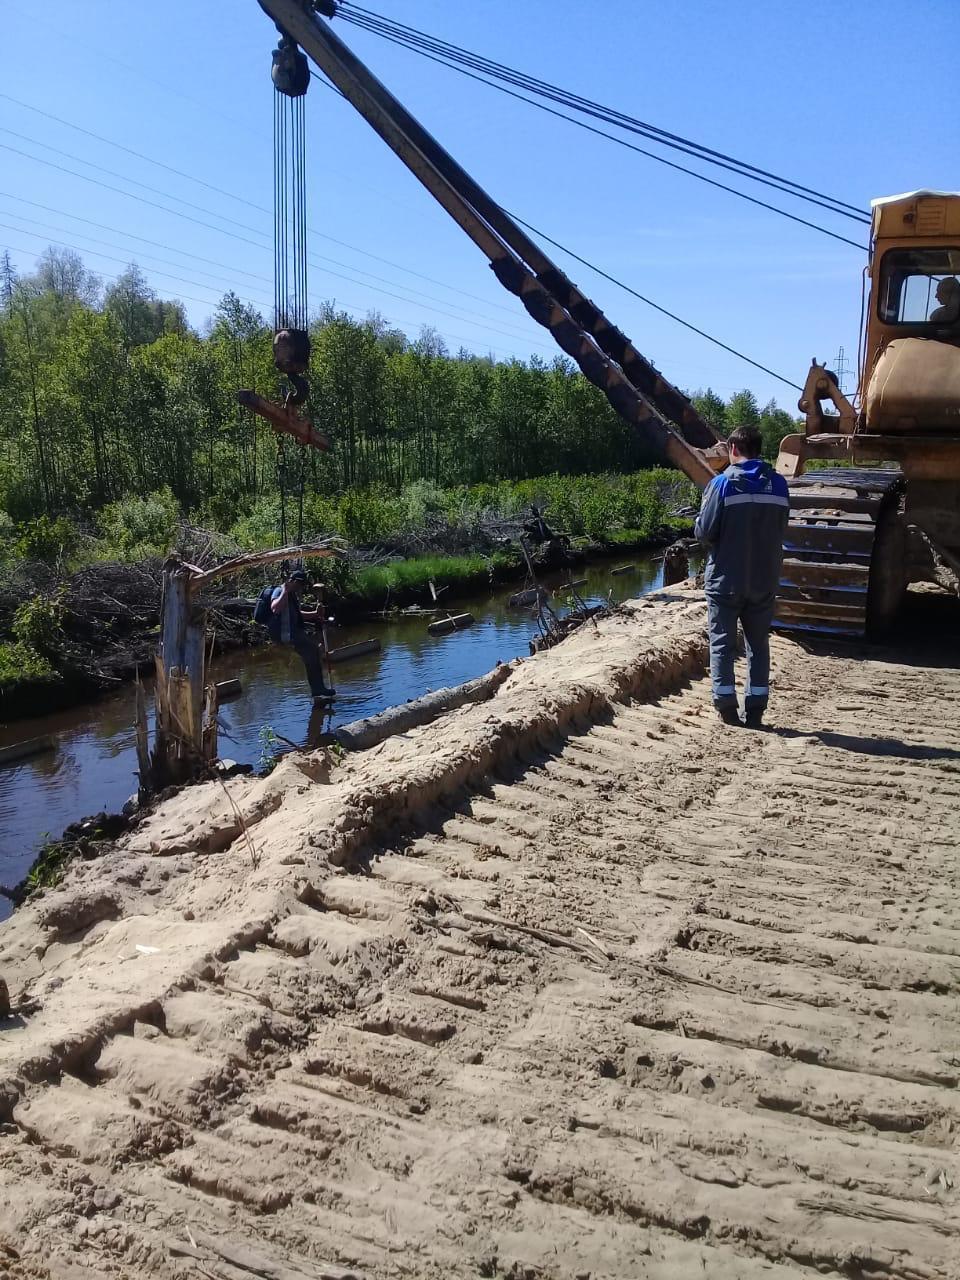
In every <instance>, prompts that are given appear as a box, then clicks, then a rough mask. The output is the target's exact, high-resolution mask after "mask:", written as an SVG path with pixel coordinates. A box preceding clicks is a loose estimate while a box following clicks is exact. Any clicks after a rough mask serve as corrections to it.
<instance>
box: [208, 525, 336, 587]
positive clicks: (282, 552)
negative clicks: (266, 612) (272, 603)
mask: <svg viewBox="0 0 960 1280" xmlns="http://www.w3.org/2000/svg"><path fill="white" fill-rule="evenodd" d="M344 547H345V543H344V541H343V539H342V538H322V539H321V540H320V541H319V542H304V543H300V544H299V545H296V546H290V547H275V548H274V549H273V550H272V551H250V552H248V553H247V554H246V555H242V556H234V557H233V559H232V560H224V562H223V563H222V564H218V565H215V566H214V568H212V569H206V570H204V571H203V572H202V573H201V572H195V573H193V575H192V577H191V579H190V590H191V591H199V590H200V589H201V587H205V586H206V585H207V584H208V583H210V582H214V581H215V580H216V579H217V578H225V577H228V576H230V575H231V574H234V573H243V572H244V571H245V570H247V569H255V568H256V567H257V565H261V564H270V563H271V562H272V561H274V560H292V559H295V558H296V559H301V558H304V557H309V556H314V557H318V558H319V557H322V556H327V557H330V556H336V557H339V556H342V555H343V554H344Z"/></svg>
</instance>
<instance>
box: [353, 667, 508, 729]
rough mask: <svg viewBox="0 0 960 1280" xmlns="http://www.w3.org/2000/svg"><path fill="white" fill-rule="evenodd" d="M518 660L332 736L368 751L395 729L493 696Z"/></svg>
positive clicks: (415, 725) (356, 723) (425, 721)
mask: <svg viewBox="0 0 960 1280" xmlns="http://www.w3.org/2000/svg"><path fill="white" fill-rule="evenodd" d="M518 662H519V659H514V661H513V662H504V663H501V664H500V665H499V666H496V667H494V668H493V670H492V671H488V672H487V674H486V675H484V676H480V677H478V679H476V680H468V681H467V682H466V683H465V684H458V685H455V686H454V687H453V688H450V689H437V690H436V691H435V692H434V693H428V694H425V695H424V696H423V697H422V698H416V699H415V700H414V701H413V702H407V703H405V704H404V705H403V706H401V707H391V708H389V710H387V711H381V712H379V713H378V714H377V715H375V716H368V717H367V718H366V719H364V720H354V721H352V723H350V724H344V725H341V726H340V728H339V729H336V730H335V731H334V732H333V733H332V734H331V735H330V739H331V740H332V741H334V742H338V743H339V744H340V746H341V747H344V748H345V749H346V750H347V751H366V750H368V749H369V748H370V747H375V746H376V745H377V744H378V743H379V742H383V740H384V739H385V738H389V737H392V736H393V735H394V734H395V733H406V732H407V730H408V729H416V728H418V727H419V726H420V725H423V724H428V723H429V722H430V721H431V720H433V719H435V718H436V717H437V716H439V715H442V714H443V713H444V712H445V711H453V710H454V709H455V708H456V707H464V706H466V705H467V704H468V703H471V702H483V701H485V700H486V699H487V698H492V697H493V695H494V694H495V693H496V691H497V690H498V689H499V688H500V686H501V685H502V684H503V682H504V681H505V680H506V678H507V677H508V676H509V675H510V673H511V672H512V671H513V670H514V669H515V668H516V667H517V665H518Z"/></svg>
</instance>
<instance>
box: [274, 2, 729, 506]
mask: <svg viewBox="0 0 960 1280" xmlns="http://www.w3.org/2000/svg"><path fill="white" fill-rule="evenodd" d="M258 3H259V4H260V7H261V8H262V9H263V10H264V12H265V13H267V14H268V16H269V17H270V18H271V19H272V20H273V21H274V23H276V25H277V27H278V28H279V29H280V30H281V31H282V32H284V33H285V34H286V35H289V36H290V37H292V38H293V39H294V40H296V42H297V43H298V44H299V45H300V47H301V48H302V49H303V50H304V52H305V53H306V54H307V55H308V56H309V57H310V58H311V59H312V61H313V62H314V63H316V65H317V66H318V67H319V68H320V69H321V71H323V72H324V74H325V75H326V76H327V77H328V79H329V80H330V81H331V82H332V83H333V84H334V85H335V86H336V87H337V88H338V89H339V90H340V92H341V93H342V94H343V96H344V97H345V98H346V99H347V101H348V102H350V103H351V105H352V106H353V107H355V108H356V110H357V111H359V112H360V114H361V115H362V116H363V117H364V119H365V120H366V121H367V122H368V123H369V124H370V125H371V126H372V127H373V129H374V130H376V132H377V133H378V134H379V135H380V137H381V138H383V140H384V141H385V142H386V143H387V145H388V146H389V147H390V149H391V150H392V151H393V152H394V153H395V154H396V155H397V156H398V157H399V158H400V159H401V160H402V161H403V163H404V164H405V165H406V166H407V168H408V169H410V171H411V172H412V173H413V174H414V176H415V177H417V178H418V179H419V181H420V182H421V183H422V184H423V185H424V186H425V187H426V188H427V190H428V191H429V192H430V194H431V195H432V196H433V197H434V198H435V199H436V200H437V201H438V202H439V204H441V205H442V206H443V208H444V209H445V210H446V211H447V213H449V214H450V216H451V217H452V218H453V219H454V221H456V222H457V223H458V224H459V226H460V227H461V228H462V229H463V230H464V231H465V232H466V233H467V235H468V236H469V237H470V239H471V240H472V241H473V242H474V244H476V245H477V246H478V248H479V249H480V250H481V251H482V252H483V253H484V255H485V256H486V258H487V260H488V262H489V264H490V266H491V268H492V269H493V272H494V274H495V275H496V277H497V279H498V280H499V281H500V283H501V284H502V285H503V286H504V287H505V288H506V289H508V290H509V291H510V292H511V293H513V294H515V295H516V296H517V297H518V298H519V299H520V300H521V302H522V303H523V305H524V306H525V307H526V309H527V311H528V312H529V313H530V315H532V316H533V318H534V319H535V320H536V321H537V322H538V323H539V324H541V325H543V326H544V327H545V328H547V329H549V330H550V333H551V334H552V335H553V337H554V339H555V340H556V342H557V343H558V345H559V346H560V347H561V348H562V350H563V351H565V352H566V354H567V355H569V356H570V357H571V358H572V359H573V360H575V361H576V363H577V365H579V367H580V369H581V370H582V371H583V373H584V375H585V376H586V377H587V378H588V379H589V381H590V382H592V383H593V384H594V385H595V386H597V387H599V389H600V390H601V391H602V392H603V393H604V395H605V396H606V397H607V399H608V400H609V401H610V404H611V405H612V406H613V408H614V409H615V410H616V411H617V413H619V414H620V416H621V417H622V418H624V419H625V420H626V421H627V422H628V423H630V424H631V425H632V426H633V427H634V428H635V429H637V430H639V431H640V432H641V434H643V435H644V436H645V437H647V438H648V439H649V440H651V441H652V442H653V444H654V445H655V446H656V447H657V449H658V450H659V451H660V453H661V454H662V455H664V456H665V457H666V458H667V459H668V460H669V461H670V462H672V463H673V464H674V465H675V466H676V467H678V468H679V469H680V470H681V471H683V472H684V473H685V474H686V475H687V476H688V477H689V478H690V479H691V480H692V481H693V482H694V483H695V484H697V485H698V486H699V487H700V488H703V487H704V486H705V485H706V484H707V483H708V482H709V481H710V480H711V479H712V477H713V475H714V471H715V467H714V466H712V465H711V462H710V461H709V460H708V455H705V453H704V450H706V451H708V452H709V451H710V450H711V449H712V448H713V447H714V446H716V445H717V444H718V440H719V438H718V436H717V434H716V432H714V430H713V428H712V427H711V426H710V425H709V424H708V423H707V422H706V421H705V420H704V419H703V418H702V417H700V415H699V414H698V413H697V411H696V409H695V408H694V406H693V405H692V404H691V402H690V400H689V399H688V397H687V396H685V395H684V394H683V392H681V391H680V390H678V388H676V387H674V386H673V385H672V384H671V383H669V382H668V381H667V380H666V378H664V377H663V375H662V374H661V373H660V372H659V371H658V370H657V369H655V368H654V366H653V365H652V364H651V363H650V362H649V361H648V360H646V359H645V358H644V357H643V356H642V355H641V354H640V353H639V351H637V350H636V348H635V347H634V346H633V344H632V343H631V342H630V340H629V339H628V338H627V337H626V335H625V334H623V333H622V332H621V331H620V330H619V329H618V328H617V327H616V326H615V325H614V324H612V323H611V322H610V321H609V320H608V319H607V317H606V316H605V315H604V314H603V312H602V311H601V310H600V309H599V308H598V307H597V306H595V304H594V303H592V302H591V301H590V299H589V298H587V297H586V296H585V295H584V294H583V293H581V292H580V290H579V289H578V288H577V287H576V285H574V284H573V283H572V281H570V280H569V279H568V277H567V276H566V275H565V274H564V273H563V272H562V271H561V270H560V268H559V267H558V266H556V264H555V263H554V262H552V261H551V260H550V258H548V257H547V255H546V254H545V253H544V252H543V251H542V249H540V247H539V246H538V245H536V244H535V243H534V242H533V241H532V240H531V239H530V238H529V237H528V236H527V235H526V233H525V232H524V231H523V230H522V229H521V228H520V227H519V226H518V225H517V224H516V222H515V221H514V220H513V219H512V218H511V217H510V216H509V215H508V214H507V213H505V212H504V210H503V209H502V208H501V207H500V206H499V205H498V204H497V203H496V202H495V201H494V200H493V199H492V198H491V197H490V196H489V195H488V194H487V193H486V192H485V191H484V190H483V189H482V187H480V186H479V185H478V184H477V183H476V182H475V181H474V180H473V178H471V177H470V175H469V174H468V173H466V172H465V170H463V169H462V168H461V167H460V165H458V164H457V162H456V161H455V160H454V159H453V157H452V156H451V155H450V154H449V153H448V152H447V151H446V150H444V148H443V147H442V146H441V145H440V143H439V142H437V140H436V139H435V138H434V137H433V136H432V135H431V134H430V133H428V132H427V130H426V129H424V127H423V126H422V125H421V124H420V123H419V122H418V121H417V120H416V119H415V118H414V117H413V116H412V115H411V114H410V113H409V112H408V111H407V110H406V108H405V107H404V106H403V105H402V104H401V103H400V102H398V101H397V99H396V98H395V97H394V96H393V94H391V93H390V91H389V90H388V89H387V88H386V87H385V86H384V85H383V84H381V83H380V81H379V80H377V78H376V77H375V76H374V75H373V74H372V73H371V72H370V70H369V69H368V68H367V67H366V66H365V65H364V64H363V63H362V62H361V61H360V59H359V58H357V57H356V55H355V54H353V53H352V52H351V51H350V49H348V48H347V46H346V45H345V44H344V43H343V41H342V40H340V39H339V38H338V37H337V36H336V35H335V34H334V33H333V31H331V29H330V27H329V25H328V24H327V23H325V22H323V21H322V20H320V18H319V17H318V16H317V14H316V13H315V11H314V4H313V3H311V0H258ZM318 7H321V8H322V9H323V11H324V12H325V13H326V14H327V15H328V16H332V14H333V13H334V12H335V6H334V4H333V3H332V2H331V0H325V3H324V4H322V5H320V6H318ZM720 461H722V462H724V463H725V461H726V456H725V451H724V454H723V458H722V459H720Z"/></svg>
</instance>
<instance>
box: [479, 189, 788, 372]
mask: <svg viewBox="0 0 960 1280" xmlns="http://www.w3.org/2000/svg"><path fill="white" fill-rule="evenodd" d="M504 213H506V214H507V216H508V217H510V218H513V220H514V222H519V223H520V225H521V226H523V227H526V228H527V230H528V231H532V232H533V234H534V235H535V236H539V237H540V239H541V240H546V241H547V243H548V244H552V245H553V247H554V248H555V249H559V250H560V251H561V253H565V254H567V256H568V257H570V258H573V259H575V261H577V262H579V263H581V264H582V265H583V266H585V267H587V268H589V270H590V271H593V272H595V273H596V274H597V275H598V276H603V278H604V280H609V281H610V283H611V284H615V285H616V286H617V287H618V288H620V289H623V290H624V291H625V292H626V293H629V294H632V296H633V297H634V298H639V300H640V301H641V302H645V303H646V304H647V306H648V307H652V308H653V309H654V311H659V312H660V313H661V315H665V316H669V318H670V319H671V320H675V321H676V322H677V324H681V325H683V327H684V328H685V329H689V330H690V331H691V332H692V333H696V334H699V335H700V337H701V338H706V340H707V341H708V342H712V343H713V344H714V346H716V347H721V348H722V349H723V350H724V351H728V352H729V353H730V355H732V356H736V357H737V359H738V360H744V361H745V362H746V363H747V364H750V365H753V367H754V368H755V369H760V370H761V372H763V373H767V374H769V375H770V377H771V378H776V379H777V381H778V382H783V383H784V384H785V385H786V386H788V387H793V388H794V390H796V391H802V390H803V387H801V386H799V385H798V384H797V383H796V382H793V381H791V379H790V378H785V377H784V376H783V374H782V373H777V371H776V370H775V369H770V368H768V367H767V365H765V364H761V363H760V362H759V360H754V359H753V358H752V357H751V356H748V355H745V354H744V352H742V351H738V350H737V349H736V347H731V346H729V345H728V344H727V343H726V342H722V341H721V340H720V339H719V338H715V337H714V336H713V334H711V333H707V331H706V330H705V329H700V328H698V327H697V326H696V325H695V324H691V323H690V321H689V320H684V319H683V318H682V317H681V316H678V315H677V314H676V313H675V312H673V311H668V310H667V308H666V307H662V306H660V304H659V303H658V302H654V301H653V299H652V298H648V297H646V296H645V295H644V294H642V293H638V292H637V290H636V289H634V288H632V287H631V286H630V285H628V284H626V283H625V282H624V281H623V280H618V279H617V277H616V276H612V275H610V273H609V272H608V271H604V270H603V268H602V267H598V266H596V265H595V264H594V263H592V262H590V261H588V259H586V258H581V256H580V255H579V254H578V253H574V251H573V250H572V249H568V248H567V246H566V245H564V244H561V243H560V241H559V240H554V239H553V237H552V236H548V235H547V233H546V232H545V231H540V230H539V229H538V228H537V227H534V226H531V224H530V223H529V222H524V220H523V218H519V217H517V215H516V214H515V213H509V212H508V210H506V209H505V210H504Z"/></svg>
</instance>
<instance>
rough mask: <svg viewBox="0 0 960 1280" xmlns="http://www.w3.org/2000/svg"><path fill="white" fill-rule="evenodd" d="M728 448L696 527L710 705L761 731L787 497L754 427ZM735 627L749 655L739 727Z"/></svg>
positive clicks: (742, 430) (731, 720) (729, 720)
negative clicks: (703, 556) (702, 555)
mask: <svg viewBox="0 0 960 1280" xmlns="http://www.w3.org/2000/svg"><path fill="white" fill-rule="evenodd" d="M727 445H728V447H729V450H730V465H729V466H728V467H727V469H726V470H725V471H723V472H722V473H721V474H720V475H718V476H716V477H715V478H714V479H713V480H711V482H710V484H709V485H708V486H707V488H706V490H705V491H704V495H703V502H702V504H701V507H700V514H699V515H698V516H697V522H696V525H695V526H694V532H695V534H696V536H697V538H699V540H700V541H701V542H702V543H704V544H705V545H706V546H707V547H708V548H709V555H708V557H707V567H706V570H705V573H704V587H705V590H706V596H707V615H708V620H709V628H710V679H711V682H712V685H713V705H714V706H715V707H716V709H717V711H718V713H719V715H720V719H721V720H723V722H724V724H732V725H734V724H735V725H739V724H745V725H746V726H747V727H748V728H750V729H759V728H761V727H762V725H763V713H764V711H765V710H766V707H767V697H768V695H769V692H770V690H769V684H770V624H771V623H772V621H773V609H774V603H775V601H776V596H777V586H778V584H779V582H780V565H781V562H782V560H783V538H784V533H785V532H786V528H787V520H788V518H789V515H790V495H789V490H788V489H787V482H786V480H784V478H783V476H781V475H778V474H777V472H776V471H774V469H773V467H771V466H770V464H769V463H767V462H764V461H763V459H762V458H761V457H760V449H761V445H762V437H761V435H760V432H759V431H758V430H757V429H756V427H737V428H736V429H735V430H734V431H732V432H731V433H730V435H729V437H728V439H727ZM738 621H739V622H740V624H741V626H742V627H743V640H744V647H745V649H746V653H747V685H746V691H745V696H744V700H743V719H742V720H741V719H740V716H739V714H738V710H737V690H736V685H735V684H734V679H733V663H734V658H735V657H736V651H737V622H738Z"/></svg>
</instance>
